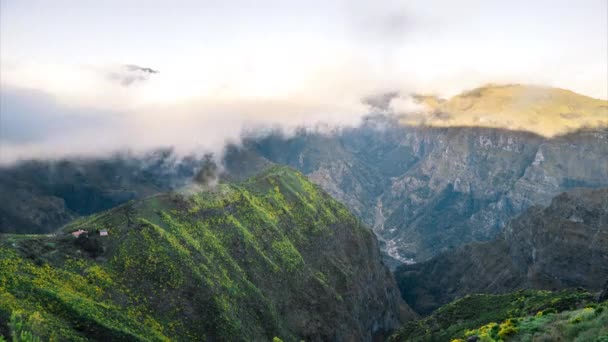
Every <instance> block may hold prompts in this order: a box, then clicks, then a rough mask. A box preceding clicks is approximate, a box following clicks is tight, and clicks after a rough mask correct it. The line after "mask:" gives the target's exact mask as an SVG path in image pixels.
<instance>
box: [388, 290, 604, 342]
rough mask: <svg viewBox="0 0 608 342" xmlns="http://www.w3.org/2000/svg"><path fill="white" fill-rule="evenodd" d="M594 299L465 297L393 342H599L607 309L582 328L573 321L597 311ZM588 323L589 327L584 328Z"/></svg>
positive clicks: (572, 294) (570, 295) (528, 293)
mask: <svg viewBox="0 0 608 342" xmlns="http://www.w3.org/2000/svg"><path fill="white" fill-rule="evenodd" d="M593 299H594V297H593V296H592V295H591V294H589V293H587V292H584V291H574V290H565V291H561V292H549V291H534V290H525V291H523V290H522V291H518V292H513V293H509V294H501V295H471V296H466V297H464V298H462V299H460V300H457V301H455V302H452V303H450V304H447V305H444V306H443V307H441V308H439V309H438V310H437V311H435V312H434V313H433V314H432V315H430V316H428V317H426V318H424V319H422V320H419V321H415V322H410V323H408V324H406V325H405V326H404V327H403V328H402V329H401V330H400V331H399V332H398V333H397V334H395V335H393V336H392V337H391V339H390V340H391V341H450V340H452V339H466V337H468V336H471V335H477V336H479V337H482V338H483V339H482V341H486V342H488V341H498V340H500V339H504V340H510V339H513V340H522V341H529V340H530V339H528V338H529V337H531V336H533V335H534V334H536V335H534V336H535V338H536V337H538V338H540V336H545V335H546V336H545V337H547V336H548V337H547V338H548V339H545V340H546V341H556V340H558V339H556V337H561V338H566V339H562V340H567V341H570V340H573V339H574V338H576V337H577V336H578V335H579V334H583V335H581V336H594V338H595V337H597V336H601V335H602V334H606V326H603V327H601V324H600V323H601V322H606V319H607V318H608V317H607V316H606V312H604V313H602V310H604V309H600V310H599V311H600V312H599V314H598V315H597V317H596V316H593V317H591V316H584V319H582V321H584V322H582V323H583V324H580V325H577V324H578V323H581V322H574V321H572V320H571V319H575V318H576V317H579V316H580V315H587V314H588V313H589V309H587V310H586V311H585V309H582V308H583V307H585V306H588V305H592V306H595V304H592V303H593ZM607 305H608V303H604V304H602V305H601V307H604V308H606V306H607ZM570 310H575V311H570ZM581 310H582V311H581ZM539 312H540V314H539ZM594 312H595V309H594ZM580 317H583V316H580ZM588 318H589V322H588V323H585V322H587V319H588ZM573 322H574V323H573ZM566 323H568V324H571V325H572V326H568V324H566ZM602 324H603V323H602ZM574 325H576V327H575V326H574ZM596 328H597V329H596ZM602 329H603V330H602ZM501 332H502V333H501ZM499 333H500V336H499ZM584 334H586V335H584ZM549 337H552V338H549ZM583 340H584V339H583ZM584 341H593V339H591V340H584Z"/></svg>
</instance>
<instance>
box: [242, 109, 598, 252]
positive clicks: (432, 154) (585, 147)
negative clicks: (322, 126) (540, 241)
mask: <svg viewBox="0 0 608 342" xmlns="http://www.w3.org/2000/svg"><path fill="white" fill-rule="evenodd" d="M245 146H246V148H248V149H249V150H254V151H255V152H257V153H259V154H260V155H261V156H262V157H264V158H265V159H268V160H270V161H272V162H276V163H281V164H288V165H291V166H292V167H295V168H298V169H299V170H301V171H302V172H304V173H305V174H307V175H308V176H309V177H310V178H311V179H312V180H313V181H314V182H315V183H317V184H319V185H321V186H322V187H323V188H324V189H325V190H326V191H328V192H329V193H330V194H331V195H332V196H334V197H335V198H337V199H338V200H340V201H341V202H343V203H345V204H346V205H347V206H348V207H349V208H350V209H351V210H353V212H355V213H356V214H357V215H359V216H360V217H361V218H362V219H363V220H364V221H365V222H366V223H367V224H368V225H370V226H372V227H373V228H374V231H375V232H376V234H377V235H378V237H379V239H380V240H382V241H383V243H384V245H385V250H386V251H387V252H388V253H389V254H390V255H391V256H392V257H394V258H396V259H398V260H401V261H408V260H416V261H422V260H426V259H428V258H430V257H432V256H433V255H435V254H437V253H439V252H441V251H444V250H447V249H450V248H451V247H455V246H459V245H461V244H463V243H466V242H471V241H483V240H489V239H491V238H493V237H495V236H496V234H498V232H500V231H501V229H502V228H503V227H504V226H505V224H506V222H508V220H509V219H511V218H513V217H515V216H517V214H519V213H521V212H522V211H524V210H525V209H527V208H528V207H530V206H531V205H534V204H548V203H549V201H550V200H551V198H552V197H554V196H555V195H557V194H559V193H560V192H563V191H566V190H568V189H571V188H573V187H590V188H596V187H605V186H608V177H606V175H608V158H606V156H608V131H607V130H599V131H580V132H577V133H572V134H569V135H564V136H559V137H554V138H545V137H541V136H538V135H534V134H531V133H524V132H517V131H506V130H500V129H490V128H474V127H449V128H428V127H427V128H424V127H403V126H400V125H399V124H398V123H397V122H396V121H393V120H392V119H391V118H388V117H384V116H379V117H370V118H369V119H368V121H367V122H366V123H365V124H364V125H363V126H362V127H359V128H356V129H352V130H345V131H342V132H340V133H339V134H336V135H331V136H327V135H316V134H300V135H296V136H294V137H290V138H281V137H277V136H273V137H269V138H266V139H261V140H259V139H258V140H255V141H250V142H247V143H246V144H245Z"/></svg>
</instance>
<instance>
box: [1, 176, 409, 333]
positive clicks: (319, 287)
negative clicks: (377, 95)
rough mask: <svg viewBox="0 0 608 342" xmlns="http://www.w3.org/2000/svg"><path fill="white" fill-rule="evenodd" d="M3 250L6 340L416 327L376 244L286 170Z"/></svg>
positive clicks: (138, 205) (124, 209) (7, 242)
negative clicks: (405, 323)
mask: <svg viewBox="0 0 608 342" xmlns="http://www.w3.org/2000/svg"><path fill="white" fill-rule="evenodd" d="M79 229H82V230H84V231H87V232H88V237H85V236H84V235H81V236H80V237H78V238H75V237H73V236H72V235H70V234H69V233H70V232H73V231H76V230H79ZM98 230H107V231H108V236H99V235H97V234H96V233H95V232H96V231H98ZM1 239H2V240H1V242H0V333H1V335H4V336H6V337H7V338H8V337H9V336H10V335H11V334H12V333H13V334H14V333H17V334H21V333H20V332H19V331H24V334H25V335H27V334H32V335H33V336H38V337H40V338H41V340H113V341H132V340H153V341H160V340H169V339H171V340H175V339H177V340H233V341H237V340H269V339H272V338H273V337H275V336H277V337H280V338H281V339H283V340H285V341H291V340H299V339H307V340H308V339H369V338H371V337H372V335H374V336H382V335H383V334H386V333H388V332H389V331H390V330H391V329H393V328H395V327H396V326H398V325H399V324H400V322H402V321H403V320H404V319H407V318H408V317H413V314H412V313H411V312H410V311H408V310H407V307H406V306H405V305H404V304H403V302H401V300H400V299H399V294H398V290H397V288H396V286H395V283H394V281H393V280H392V278H391V277H390V274H389V273H388V271H387V270H386V268H385V267H384V266H383V265H382V264H381V261H380V260H381V257H380V254H379V251H378V246H377V242H376V240H375V238H374V237H373V234H372V233H371V232H370V231H369V230H367V229H365V228H364V227H363V226H362V225H361V224H360V223H359V222H358V220H357V219H355V218H354V217H353V216H352V215H351V214H350V213H349V212H348V211H347V210H346V208H345V207H344V206H343V205H341V204H339V203H338V202H336V201H334V200H333V199H331V198H330V197H329V196H328V195H327V194H325V193H324V192H323V191H322V190H320V188H319V187H317V186H315V185H313V184H311V183H310V182H308V181H307V180H306V178H305V177H304V176H302V175H301V174H300V173H297V172H295V171H292V170H291V169H288V168H283V167H275V168H271V169H270V170H268V171H266V172H264V173H262V174H260V175H258V176H255V177H253V178H250V179H249V180H247V181H245V182H242V183H238V184H220V185H218V186H217V187H214V188H211V189H206V190H204V189H194V188H193V189H188V190H187V191H186V190H184V191H182V192H180V193H169V194H162V195H157V196H153V197H148V198H146V199H143V200H141V201H138V202H129V203H127V204H126V205H123V206H120V207H117V208H114V209H112V210H110V211H107V212H104V213H101V214H98V215H94V216H91V217H87V218H83V219H79V220H77V221H75V222H73V223H71V224H70V225H68V226H66V227H64V228H62V230H61V231H60V232H59V233H57V234H56V235H49V236H36V235H34V236H31V235H30V236H23V235H20V236H16V235H4V236H2V237H1ZM11 322H12V323H11ZM11 331H12V333H11Z"/></svg>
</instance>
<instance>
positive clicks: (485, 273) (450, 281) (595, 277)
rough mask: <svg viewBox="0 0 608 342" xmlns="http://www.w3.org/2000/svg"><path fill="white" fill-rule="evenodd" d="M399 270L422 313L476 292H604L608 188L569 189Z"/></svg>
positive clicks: (402, 285) (607, 265) (607, 266)
mask: <svg viewBox="0 0 608 342" xmlns="http://www.w3.org/2000/svg"><path fill="white" fill-rule="evenodd" d="M396 277H397V280H398V283H399V286H400V289H401V291H402V294H403V296H404V299H405V300H406V301H407V302H408V303H409V304H410V305H412V307H414V309H416V310H417V311H419V312H421V313H429V312H430V311H432V310H433V309H435V308H437V307H438V306H440V305H442V304H445V303H448V302H450V301H452V300H453V299H455V298H458V297H462V296H464V295H466V294H472V293H502V292H508V291H512V290H515V289H520V288H534V289H546V290H553V289H562V288H570V287H584V288H587V289H589V290H593V291H599V290H601V289H602V285H603V284H604V282H605V279H606V278H608V189H599V190H590V189H574V190H572V191H570V192H567V193H563V194H561V195H559V196H557V197H555V198H554V199H553V201H551V204H550V205H549V206H547V207H542V206H533V207H531V208H529V209H528V210H527V211H526V212H525V213H524V214H522V215H521V216H519V217H518V218H516V219H514V220H512V221H511V222H510V223H509V224H508V225H507V227H506V228H505V229H504V232H503V234H502V235H501V236H499V237H498V238H497V239H496V240H494V241H490V242H483V243H474V244H468V245H465V246H462V247H460V248H457V249H455V250H453V251H449V252H446V253H442V254H440V255H438V256H437V257H435V258H433V259H431V260H429V261H427V262H423V263H420V264H416V265H406V266H401V267H399V268H398V269H397V271H396Z"/></svg>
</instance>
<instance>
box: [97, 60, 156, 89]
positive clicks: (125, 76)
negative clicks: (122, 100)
mask: <svg viewBox="0 0 608 342" xmlns="http://www.w3.org/2000/svg"><path fill="white" fill-rule="evenodd" d="M113 69H114V70H109V71H108V78H109V79H110V80H113V81H117V82H118V83H120V84H121V85H123V86H125V87H127V86H130V85H132V84H133V83H136V82H143V81H146V80H148V79H149V78H150V76H151V75H153V74H158V71H157V70H154V69H152V68H145V67H140V66H138V65H134V64H126V65H121V66H119V67H115V68H113Z"/></svg>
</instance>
